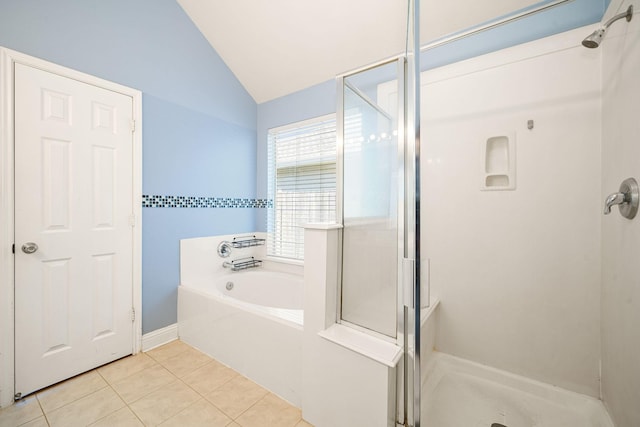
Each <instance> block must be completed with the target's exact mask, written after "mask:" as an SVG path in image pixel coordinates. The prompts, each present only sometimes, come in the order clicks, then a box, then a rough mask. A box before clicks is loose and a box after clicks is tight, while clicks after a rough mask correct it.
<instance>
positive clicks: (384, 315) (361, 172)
mask: <svg viewBox="0 0 640 427" xmlns="http://www.w3.org/2000/svg"><path fill="white" fill-rule="evenodd" d="M398 69H399V68H398V61H393V62H390V63H386V64H383V65H380V66H377V67H373V68H370V69H367V70H365V71H362V72H359V73H356V74H353V75H350V76H347V77H344V78H342V95H343V111H342V112H343V116H342V117H343V120H342V126H343V129H342V156H341V157H342V165H341V167H342V174H341V176H342V181H343V182H342V185H341V186H339V187H341V188H342V192H343V194H342V224H343V227H344V229H343V239H342V298H341V320H342V322H347V323H349V324H351V325H355V326H356V327H360V328H365V329H367V330H369V331H373V332H375V333H377V334H381V335H382V336H386V337H388V338H389V339H390V340H395V339H396V337H397V328H398V324H397V323H398V283H399V262H400V259H401V255H402V250H401V249H402V245H401V242H402V235H401V233H400V231H401V230H400V231H399V220H398V219H399V218H402V207H401V205H402V201H401V199H400V198H401V197H402V196H403V194H402V191H401V188H400V187H401V183H400V180H401V178H399V177H401V176H402V159H403V154H402V153H403V151H402V147H401V145H399V142H398V129H397V126H398V105H397V104H398V103H397V93H398V90H397V85H398V75H397V74H398Z"/></svg>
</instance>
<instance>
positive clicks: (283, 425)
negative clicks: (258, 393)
mask: <svg viewBox="0 0 640 427" xmlns="http://www.w3.org/2000/svg"><path fill="white" fill-rule="evenodd" d="M301 419H302V413H301V411H300V409H298V408H296V407H294V406H291V405H290V404H288V403H287V402H285V401H284V400H282V399H280V398H279V397H277V396H276V395H274V394H271V393H269V394H268V395H266V396H265V397H264V399H262V400H260V401H259V402H258V403H256V404H255V405H253V406H252V407H251V408H249V409H247V411H246V412H244V413H243V414H242V415H240V416H239V417H238V418H237V419H236V422H237V423H238V424H240V425H241V426H242V427H294V426H295V425H296V424H297V423H298V421H300V420H301Z"/></svg>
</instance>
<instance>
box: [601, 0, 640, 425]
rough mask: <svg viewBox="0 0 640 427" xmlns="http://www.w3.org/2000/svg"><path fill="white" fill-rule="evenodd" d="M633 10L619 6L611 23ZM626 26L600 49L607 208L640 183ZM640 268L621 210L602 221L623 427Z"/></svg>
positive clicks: (607, 325)
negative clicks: (630, 181)
mask: <svg viewBox="0 0 640 427" xmlns="http://www.w3.org/2000/svg"><path fill="white" fill-rule="evenodd" d="M618 5H620V7H619V8H618ZM628 5H629V2H628V1H625V2H622V1H614V2H612V5H611V7H610V9H609V11H608V13H607V15H606V16H605V19H607V18H608V17H609V16H611V15H613V14H615V13H616V12H620V11H622V10H624V9H626V8H627V6H628ZM635 7H636V10H638V4H637V3H636V4H635ZM623 22H624V21H623ZM621 24H622V23H617V25H613V26H611V28H610V30H609V31H608V32H607V37H606V38H605V39H604V41H603V43H602V45H601V49H602V112H603V122H602V193H601V200H604V198H605V197H606V195H607V194H609V193H613V192H615V191H617V190H618V187H619V186H620V182H621V181H622V180H623V179H625V178H628V177H635V178H636V179H640V120H638V112H639V111H640V81H639V80H638V70H640V16H638V13H637V12H636V14H635V16H634V18H633V19H632V20H631V22H629V23H628V24H627V23H626V22H625V23H624V24H622V25H621ZM638 260H640V217H636V218H635V219H633V220H631V221H630V220H628V219H625V218H623V217H621V216H620V215H619V214H618V209H617V208H614V209H613V210H612V212H611V214H610V215H608V216H603V217H602V394H603V398H604V401H605V405H606V406H607V408H608V409H609V412H610V413H611V417H612V418H613V419H614V421H615V423H616V425H617V426H619V427H627V426H629V427H630V426H640V407H639V406H638V402H639V401H640V363H639V361H640V327H639V325H640V272H639V270H638Z"/></svg>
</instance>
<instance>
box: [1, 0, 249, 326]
mask: <svg viewBox="0 0 640 427" xmlns="http://www.w3.org/2000/svg"><path fill="white" fill-rule="evenodd" d="M0 45H2V46H4V47H7V48H10V49H14V50H17V51H20V52H24V53H26V54H29V55H32V56H36V57H40V58H43V59H46V60H48V61H51V62H54V63H57V64H60V65H64V66H67V67H70V68H74V69H76V70H79V71H83V72H86V73H89V74H93V75H95V76H98V77H102V78H104V79H107V80H111V81H114V82H117V83H120V84H123V85H127V86H130V87H134V88H137V89H140V90H141V91H142V92H143V138H144V140H143V193H144V194H145V195H164V196H166V195H169V196H203V197H220V198H226V197H228V198H254V197H255V195H256V190H255V188H256V175H255V168H254V165H255V162H256V154H255V153H256V132H255V127H256V118H257V107H256V104H255V102H254V101H253V99H252V98H251V96H250V95H249V94H248V93H247V92H246V91H245V90H244V88H243V87H242V85H241V84H240V83H239V81H238V80H237V79H236V78H235V76H234V75H233V74H232V73H231V71H230V70H229V69H228V68H227V66H226V65H225V64H224V62H223V61H222V60H221V58H220V57H219V56H218V55H217V53H216V52H215V51H214V50H213V48H211V46H210V45H209V44H208V43H207V41H206V40H205V39H204V37H203V36H202V35H201V33H200V32H199V31H198V29H197V28H196V27H195V26H194V25H193V23H192V22H191V20H190V19H189V18H188V17H187V15H186V14H185V13H184V11H183V10H182V9H181V8H180V6H179V5H178V4H177V3H176V1H175V0H108V1H98V0H56V1H50V0H0ZM142 227H143V248H142V249H143V266H142V270H143V271H142V274H143V285H142V286H143V289H142V292H143V313H142V324H143V333H147V332H150V331H153V330H155V329H158V328H162V327H164V326H167V325H170V324H172V323H175V322H176V301H177V300H176V296H177V286H178V282H179V259H178V255H179V252H178V250H179V247H178V240H179V239H181V238H185V237H195V236H205V235H211V234H227V233H240V232H246V231H253V230H254V229H255V209H248V208H157V207H154V208H144V209H143V218H142Z"/></svg>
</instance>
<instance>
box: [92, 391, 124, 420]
mask: <svg viewBox="0 0 640 427" xmlns="http://www.w3.org/2000/svg"><path fill="white" fill-rule="evenodd" d="M105 381H106V380H105ZM107 384H108V387H109V388H110V389H111V391H112V392H113V393H114V394H115V395H116V396H117V397H118V399H120V401H121V402H122V403H124V406H121V407H120V408H118V409H116V410H115V411H112V412H110V413H108V414H106V415H105V416H104V417H102V418H98V419H97V420H95V421H94V422H92V423H91V424H89V425H90V426H91V425H93V424H95V423H97V422H98V421H100V420H103V419H105V418H107V417H110V416H111V415H113V414H115V413H116V412H118V411H119V410H121V409H122V408H125V407H128V406H129V405H127V402H125V401H124V399H123V398H122V397H121V396H120V395H119V394H118V392H117V391H115V390H114V388H113V387H111V384H109V383H107ZM105 388H106V387H105ZM100 390H102V389H100Z"/></svg>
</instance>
